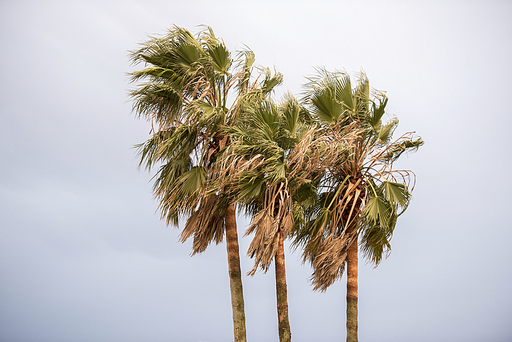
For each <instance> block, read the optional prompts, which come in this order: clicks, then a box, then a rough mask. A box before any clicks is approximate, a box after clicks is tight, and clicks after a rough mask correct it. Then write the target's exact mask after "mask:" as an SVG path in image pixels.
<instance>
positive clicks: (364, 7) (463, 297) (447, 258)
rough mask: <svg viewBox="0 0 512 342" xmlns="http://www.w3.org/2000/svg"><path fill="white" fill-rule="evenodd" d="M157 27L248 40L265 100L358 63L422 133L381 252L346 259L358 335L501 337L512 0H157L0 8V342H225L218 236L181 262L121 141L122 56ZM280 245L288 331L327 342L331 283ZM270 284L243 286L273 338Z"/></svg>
mask: <svg viewBox="0 0 512 342" xmlns="http://www.w3.org/2000/svg"><path fill="white" fill-rule="evenodd" d="M355 3H357V4H355ZM173 24H176V25H178V26H181V27H185V28H187V29H189V30H191V31H192V32H194V33H196V32H197V31H198V25H200V24H206V25H210V26H211V27H212V28H213V29H214V31H215V33H216V34H217V36H219V37H221V38H223V39H224V41H225V43H226V45H227V46H228V48H230V49H231V50H232V51H236V50H237V49H241V48H243V47H244V46H245V45H247V46H249V47H250V48H251V49H253V51H254V52H255V53H256V64H258V65H263V66H269V67H275V68H276V69H277V70H279V71H280V72H282V73H283V74H284V77H285V82H284V84H283V86H281V87H280V89H279V90H278V92H277V95H278V96H280V95H281V94H283V93H284V92H285V91H287V90H289V91H291V92H293V93H294V94H299V93H300V91H301V84H303V83H304V81H305V79H304V77H305V76H308V75H312V74H313V73H314V70H315V67H321V66H325V67H326V68H327V69H329V70H334V69H340V70H346V71H347V72H349V73H351V74H355V73H357V72H359V71H360V70H364V71H365V72H366V73H367V75H368V77H369V79H370V84H371V85H372V86H373V87H374V88H376V89H379V90H385V91H387V95H388V96H389V103H388V107H387V108H388V111H389V113H390V114H391V115H396V116H397V117H398V118H399V119H400V126H399V128H398V130H397V133H398V134H399V133H404V132H407V131H411V130H415V131H417V134H418V135H420V136H421V137H423V139H424V140H425V145H424V146H423V147H422V148H421V149H420V150H419V151H418V152H417V153H415V154H411V155H409V156H408V157H403V158H402V160H401V162H400V163H399V165H397V166H399V167H401V168H409V169H412V170H413V171H414V172H415V173H416V175H417V186H416V188H415V190H414V199H413V201H412V204H411V206H410V208H409V209H408V211H407V212H406V214H404V215H403V216H402V217H401V218H400V220H399V222H398V226H397V228H396V231H395V236H394V238H393V240H392V246H393V252H392V254H391V256H390V257H389V258H388V259H387V260H385V261H383V262H382V264H381V265H380V266H379V267H378V268H376V269H373V268H372V267H371V266H370V265H365V263H364V261H361V262H360V265H361V267H360V273H359V335H360V340H361V341H393V342H401V341H403V342H411V341H413V342H415V341H425V342H427V341H440V342H442V341H450V342H458V341H461V342H462V341H464V342H471V341H475V342H480V341H487V342H494V341H496V342H498V341H512V324H511V323H510V322H512V291H511V290H510V289H511V288H512V266H511V263H512V248H511V242H512V219H511V211H512V199H511V198H512V196H511V194H512V186H511V183H510V177H509V174H510V171H511V168H512V153H511V152H510V150H511V147H512V138H511V136H512V135H511V128H510V127H511V117H512V115H511V114H512V113H511V109H510V108H511V106H510V104H509V102H510V96H511V94H512V63H511V61H512V2H510V1H424V2H420V1H357V2H356V1H353V2H348V1H314V2H313V1H237V2H234V1H233V2H229V1H224V2H222V1H174V0H166V1H130V0H123V1H105V0H103V1H90V0H88V1H64V0H62V1H23V0H16V1H14V0H3V1H1V2H0V46H1V57H0V160H1V167H0V234H1V235H0V340H1V341H6V342H10V341H48V342H50V341H51V342H59V341H63V342H68V341H76V342H81V341H84V342H85V341H87V342H90V341H150V342H151V341H179V342H181V341H183V342H196V341H203V342H206V341H209V342H223V341H230V340H232V339H233V337H232V336H233V333H232V319H231V304H230V299H229V298H230V293H229V280H228V275H227V257H226V249H225V244H222V245H218V246H217V245H213V246H211V247H209V248H208V250H207V251H206V252H205V253H203V254H202V255H199V256H194V257H190V256H189V254H190V247H191V244H190V243H188V242H187V243H185V244H183V245H182V244H180V243H179V242H178V241H177V240H178V239H177V236H178V234H179V230H176V229H174V228H169V227H166V226H165V224H164V223H163V222H162V221H160V220H159V214H158V212H156V208H157V203H156V202H155V201H154V200H153V198H152V194H151V186H152V183H151V179H150V178H151V175H150V174H148V173H146V172H144V171H142V170H138V169H137V163H138V160H137V158H136V155H135V151H134V149H133V148H132V146H133V145H135V144H137V143H140V142H143V141H144V140H145V139H147V137H148V133H149V126H148V124H147V123H145V122H141V121H137V120H136V119H135V118H134V116H133V114H131V103H130V102H129V99H128V96H127V93H128V91H129V89H131V88H132V87H133V85H131V84H129V82H128V81H127V76H126V73H127V72H130V71H132V70H134V68H133V67H132V66H130V65H129V63H128V58H127V51H128V50H131V49H135V48H137V47H138V44H139V43H141V42H143V41H144V40H145V39H146V38H147V36H148V35H154V34H162V33H164V32H165V31H166V29H167V28H169V27H170V26H172V25H173ZM247 222H248V220H247V218H243V217H240V220H239V232H240V235H242V234H241V233H242V232H243V231H244V230H245V228H246V227H247ZM249 242H250V239H249V238H243V239H241V241H240V244H241V254H242V271H243V272H244V273H245V272H247V271H249V270H250V269H251V267H252V262H251V260H249V259H248V258H247V257H245V253H246V251H247V247H248V245H249ZM287 252H288V253H287V255H286V258H287V259H286V266H287V277H288V294H289V298H288V299H289V310H290V323H291V329H292V337H293V340H294V341H295V342H301V341H302V342H309V341H320V342H323V341H344V340H345V294H346V291H345V282H346V278H345V277H344V278H343V279H342V280H341V281H340V282H338V283H336V284H335V285H333V286H332V287H331V288H329V290H328V291H327V292H326V293H316V292H312V287H311V286H310V285H309V283H308V278H309V276H310V273H311V270H310V268H309V266H308V265H302V264H301V262H300V253H298V252H293V251H289V250H287ZM274 279H275V278H274V271H273V268H272V269H271V270H270V271H269V272H268V274H262V273H261V272H260V273H258V274H256V275H255V276H254V277H253V278H251V277H244V278H243V283H244V293H245V307H246V317H247V334H248V339H249V340H250V341H254V342H259V341H277V339H278V334H277V312H276V305H275V280H274Z"/></svg>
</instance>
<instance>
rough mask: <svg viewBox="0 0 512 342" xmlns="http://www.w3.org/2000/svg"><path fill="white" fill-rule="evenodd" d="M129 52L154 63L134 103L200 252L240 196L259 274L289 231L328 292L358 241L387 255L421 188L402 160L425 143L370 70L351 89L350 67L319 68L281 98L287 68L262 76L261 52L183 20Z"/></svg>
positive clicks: (168, 208)
mask: <svg viewBox="0 0 512 342" xmlns="http://www.w3.org/2000/svg"><path fill="white" fill-rule="evenodd" d="M131 56H132V61H133V62H134V63H144V65H145V68H144V69H143V70H140V71H137V72H134V73H133V74H132V80H133V81H137V82H140V83H139V84H138V87H137V89H136V90H134V91H133V92H132V93H131V96H132V97H133V99H134V107H133V108H134V111H135V113H136V114H137V115H138V116H140V117H143V118H145V119H147V120H148V121H149V122H151V125H152V127H153V129H152V136H151V137H150V138H149V139H148V140H147V141H146V142H145V143H142V144H140V145H138V152H139V154H140V157H141V160H140V164H141V165H144V166H145V167H146V168H147V169H152V168H153V167H154V166H155V165H158V167H159V169H158V171H157V172H156V175H155V184H154V194H155V197H156V198H157V199H158V200H159V209H160V210H161V212H162V217H163V218H164V219H165V220H166V222H167V223H169V224H174V225H178V221H179V218H180V217H188V220H187V222H186V224H185V227H184V229H183V231H182V234H181V237H180V240H181V241H185V240H187V239H188V238H190V237H193V240H194V241H193V253H200V252H203V251H204V250H205V249H206V247H207V246H208V245H209V244H210V243H211V242H216V243H219V242H221V241H222V239H223V237H224V230H225V221H224V220H225V213H226V209H227V207H228V206H229V205H230V204H232V203H237V204H238V206H239V207H241V208H244V209H245V211H246V213H248V214H249V215H251V216H252V223H251V225H250V227H249V228H248V230H247V232H246V235H248V234H254V238H253V240H252V243H251V245H250V247H249V251H248V254H249V256H250V257H251V258H254V261H255V264H254V268H253V269H252V270H251V271H250V272H249V274H254V273H255V272H256V270H257V269H258V268H261V269H262V270H263V271H265V272H266V271H267V270H268V268H269V266H270V264H271V262H272V260H273V259H274V257H275V256H276V253H277V249H278V242H279V238H280V237H282V238H287V237H293V243H294V245H295V246H296V247H301V249H302V251H303V259H304V261H308V262H310V263H311V265H312V267H313V275H312V278H311V280H312V283H313V285H314V288H315V289H319V290H322V291H324V290H326V289H327V288H328V287H329V286H330V285H331V284H333V283H334V282H335V281H336V280H338V279H339V278H340V277H341V276H342V274H343V271H344V268H345V262H346V257H347V251H348V248H349V247H350V246H351V245H352V244H353V243H360V245H361V250H362V252H363V254H364V256H365V257H367V258H368V260H370V261H371V262H373V263H374V264H375V265H378V264H379V263H380V261H381V260H382V258H383V256H386V255H387V253H389V251H390V249H391V245H390V240H391V237H392V235H393V231H394V227H395V225H396V221H397V218H398V216H399V215H401V213H403V211H404V210H405V209H406V208H407V207H408V205H409V203H410V199H411V193H410V191H411V185H412V186H413V185H414V174H413V173H412V172H411V171H408V170H394V169H393V163H394V161H396V160H397V159H398V158H399V157H400V156H401V155H402V154H404V153H407V152H409V151H415V150H416V149H418V148H419V146H421V145H422V144H423V141H422V140H421V138H414V136H413V133H406V134H404V135H402V136H400V137H399V138H398V139H396V140H392V136H393V133H394V131H395V129H396V127H397V124H398V120H397V119H396V118H393V119H391V120H390V121H389V122H384V121H383V116H384V114H385V107H386V105H387V102H388V99H387V97H386V95H385V94H384V93H381V92H377V91H374V90H371V88H370V86H369V82H368V79H367V78H366V76H365V75H364V74H361V75H360V76H359V77H358V80H357V84H356V86H355V87H354V88H352V85H351V79H350V77H349V76H348V75H347V74H345V73H342V72H328V71H325V70H319V73H318V76H316V77H312V78H310V79H309V83H308V84H307V85H306V90H305V93H304V96H303V98H302V100H301V101H298V100H296V99H295V98H294V97H293V96H291V95H288V94H287V95H285V97H284V99H283V100H282V101H281V102H280V103H279V104H276V103H275V102H273V101H272V100H270V98H269V94H271V92H272V91H273V89H274V88H275V87H276V86H278V85H279V84H280V83H281V82H282V75H281V74H279V73H276V72H272V71H271V70H269V69H263V68H260V69H258V70H259V75H258V76H256V77H253V75H252V73H253V69H254V68H253V63H254V53H253V52H252V51H250V50H244V51H240V52H239V53H238V54H237V55H236V56H235V57H232V55H231V53H230V52H229V50H228V49H227V48H226V46H225V44H224V42H223V41H222V40H220V39H218V38H216V37H215V35H214V33H213V31H212V30H211V29H209V28H207V29H206V30H204V31H202V32H200V33H199V34H198V35H197V36H196V37H195V36H193V35H192V34H190V32H189V31H187V30H184V29H181V28H178V27H174V28H172V29H171V30H170V31H169V32H168V33H167V34H166V35H164V36H162V37H155V38H151V39H150V40H149V41H147V42H146V43H145V44H144V45H143V46H142V47H141V48H140V49H138V50H136V51H133V52H132V53H131Z"/></svg>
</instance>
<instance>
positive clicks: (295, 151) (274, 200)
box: [218, 95, 318, 342]
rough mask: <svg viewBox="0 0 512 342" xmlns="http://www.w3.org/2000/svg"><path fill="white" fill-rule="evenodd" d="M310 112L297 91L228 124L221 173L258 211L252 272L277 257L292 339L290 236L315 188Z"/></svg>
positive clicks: (281, 316) (283, 333)
mask: <svg viewBox="0 0 512 342" xmlns="http://www.w3.org/2000/svg"><path fill="white" fill-rule="evenodd" d="M311 123H312V120H311V118H310V116H309V113H308V112H307V111H306V110H305V109H304V108H303V107H301V106H300V105H299V103H298V101H297V100H296V99H294V98H293V97H292V96H291V95H286V96H285V99H284V101H283V103H282V104H281V105H280V106H278V105H276V104H274V103H273V102H272V101H269V100H267V101H262V102H260V105H259V106H257V107H253V108H252V110H250V111H249V112H248V115H247V116H245V117H243V118H240V120H239V121H238V123H237V124H236V125H233V126H230V127H227V132H229V134H230V137H231V140H232V144H231V146H230V147H229V148H228V151H229V152H227V153H225V154H224V160H223V161H222V166H221V169H222V170H223V172H221V173H220V174H222V175H223V176H222V177H219V178H218V181H219V182H221V185H219V186H221V187H225V186H227V185H228V184H229V185H231V190H232V191H233V193H234V194H236V195H235V196H236V198H237V199H238V202H239V203H240V204H242V205H244V207H245V209H246V212H247V213H248V214H250V215H251V216H252V222H251V225H250V226H249V228H248V229H247V231H246V233H245V234H246V235H250V234H253V233H254V238H253V240H252V242H251V244H250V246H249V250H248V255H249V256H250V257H251V258H254V259H255V263H254V267H253V269H252V270H251V271H250V272H249V275H254V274H255V272H256V271H257V269H258V268H261V269H262V270H263V271H264V272H267V271H268V269H269V267H270V265H271V263H272V260H274V261H275V272H276V297H277V312H278V330H279V340H280V341H281V342H285V341H290V340H291V330H290V324H289V318H288V299H287V284H286V269H285V256H284V239H286V238H287V237H288V236H289V234H290V232H291V230H292V227H293V225H294V221H296V220H298V221H300V220H303V218H302V214H301V211H300V209H301V206H300V201H301V200H304V199H305V198H308V196H309V197H311V194H314V189H313V188H312V187H311V182H309V181H308V180H307V179H306V177H307V176H308V175H309V173H307V172H306V169H307V167H309V165H311V160H310V159H311V158H314V155H318V153H316V154H315V153H314V150H313V148H312V141H313V137H314V133H315V130H314V129H313V127H312V126H311Z"/></svg>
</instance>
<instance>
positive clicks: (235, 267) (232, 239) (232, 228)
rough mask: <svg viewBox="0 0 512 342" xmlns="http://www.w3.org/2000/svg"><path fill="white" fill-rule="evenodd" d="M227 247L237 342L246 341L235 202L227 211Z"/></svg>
mask: <svg viewBox="0 0 512 342" xmlns="http://www.w3.org/2000/svg"><path fill="white" fill-rule="evenodd" d="M226 248H227V250H228V268H229V285H230V289H231V305H232V307H233V328H234V331H235V342H246V341H247V337H246V331H245V310H244V292H243V289H242V271H241V269H240V254H239V249H238V234H237V231H236V211H235V205H234V204H231V205H230V206H229V207H228V209H227V212H226Z"/></svg>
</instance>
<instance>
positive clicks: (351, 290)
mask: <svg viewBox="0 0 512 342" xmlns="http://www.w3.org/2000/svg"><path fill="white" fill-rule="evenodd" d="M352 229H353V228H352ZM357 261H358V260H357V239H356V240H355V241H354V242H353V243H352V245H351V246H350V247H349V249H348V255H347V342H357V340H358V339H357Z"/></svg>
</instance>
